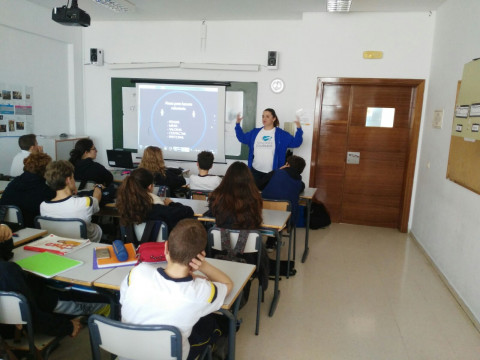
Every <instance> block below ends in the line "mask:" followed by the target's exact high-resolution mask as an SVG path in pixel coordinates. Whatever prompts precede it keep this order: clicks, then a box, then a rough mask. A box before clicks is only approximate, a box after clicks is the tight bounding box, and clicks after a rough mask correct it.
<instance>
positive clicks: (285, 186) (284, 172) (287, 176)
mask: <svg viewBox="0 0 480 360" xmlns="http://www.w3.org/2000/svg"><path fill="white" fill-rule="evenodd" d="M303 169H305V160H304V159H303V158H301V157H300V156H295V155H291V156H290V157H288V158H287V162H286V163H285V165H283V166H282V167H281V168H280V169H277V170H273V171H271V172H269V173H268V174H267V175H266V176H265V177H264V179H263V181H262V182H261V183H260V184H259V189H260V190H261V191H262V197H263V198H264V199H275V200H289V201H290V204H291V205H292V221H293V222H294V223H295V222H296V221H297V216H298V198H299V195H300V193H301V192H302V191H303V190H304V189H305V184H304V183H303V181H302V175H301V174H302V172H303Z"/></svg>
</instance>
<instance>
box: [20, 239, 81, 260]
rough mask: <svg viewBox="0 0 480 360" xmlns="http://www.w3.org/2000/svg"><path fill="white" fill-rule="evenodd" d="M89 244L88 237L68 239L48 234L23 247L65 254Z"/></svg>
mask: <svg viewBox="0 0 480 360" xmlns="http://www.w3.org/2000/svg"><path fill="white" fill-rule="evenodd" d="M88 244H90V240H88V239H70V238H66V237H60V236H57V235H53V234H50V235H48V236H46V237H44V238H43V239H40V240H37V241H34V242H32V243H30V244H28V245H25V246H24V247H23V248H24V249H25V250H30V251H38V252H45V251H46V252H51V253H52V254H57V255H65V254H70V253H72V252H73V251H76V250H78V249H81V248H83V247H85V246H87V245H88Z"/></svg>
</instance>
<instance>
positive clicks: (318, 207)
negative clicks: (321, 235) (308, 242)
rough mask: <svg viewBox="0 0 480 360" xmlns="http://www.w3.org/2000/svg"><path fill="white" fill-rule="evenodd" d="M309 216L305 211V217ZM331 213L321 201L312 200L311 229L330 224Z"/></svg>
mask: <svg viewBox="0 0 480 360" xmlns="http://www.w3.org/2000/svg"><path fill="white" fill-rule="evenodd" d="M306 218H307V212H305V219H306ZM331 223H332V222H331V220H330V214H329V213H328V210H327V208H326V207H325V205H323V204H322V203H321V202H312V207H311V208H310V229H313V230H316V229H322V228H325V227H327V226H328V225H330V224H331Z"/></svg>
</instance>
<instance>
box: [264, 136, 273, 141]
mask: <svg viewBox="0 0 480 360" xmlns="http://www.w3.org/2000/svg"><path fill="white" fill-rule="evenodd" d="M271 138H272V137H271V136H270V135H265V136H264V137H263V141H269V140H271Z"/></svg>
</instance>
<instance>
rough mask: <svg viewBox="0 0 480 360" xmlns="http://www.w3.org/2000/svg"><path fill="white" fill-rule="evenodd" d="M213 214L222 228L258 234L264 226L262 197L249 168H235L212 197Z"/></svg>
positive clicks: (211, 207)
mask: <svg viewBox="0 0 480 360" xmlns="http://www.w3.org/2000/svg"><path fill="white" fill-rule="evenodd" d="M208 207H209V211H208V212H207V213H206V215H209V216H213V217H214V218H215V223H216V225H217V226H218V227H223V228H228V229H236V230H255V229H259V228H260V227H261V224H262V221H263V220H262V197H261V196H260V193H259V192H258V189H257V187H256V185H255V181H254V180H253V176H252V174H251V172H250V170H249V169H248V167H247V165H245V164H244V163H242V162H240V161H236V162H234V163H233V164H231V165H230V166H229V167H228V169H227V172H226V173H225V176H224V177H223V179H222V182H221V183H220V185H219V186H218V187H217V188H216V189H215V190H214V191H212V192H211V193H210V196H209V197H208Z"/></svg>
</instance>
